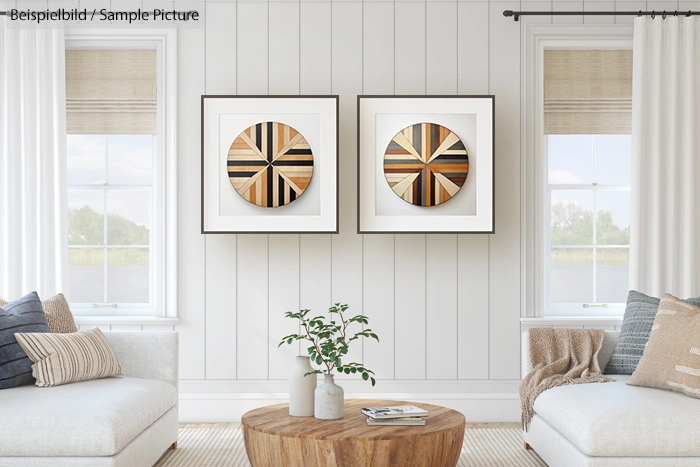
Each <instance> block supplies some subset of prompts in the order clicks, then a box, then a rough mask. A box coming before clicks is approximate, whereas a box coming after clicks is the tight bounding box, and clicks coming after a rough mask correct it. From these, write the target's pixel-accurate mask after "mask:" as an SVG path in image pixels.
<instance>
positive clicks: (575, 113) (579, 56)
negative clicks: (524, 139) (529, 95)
mask: <svg viewBox="0 0 700 467" xmlns="http://www.w3.org/2000/svg"><path fill="white" fill-rule="evenodd" d="M544 132H545V133H547V134H620V133H622V134H624V133H631V132H632V51H631V50H545V52H544Z"/></svg>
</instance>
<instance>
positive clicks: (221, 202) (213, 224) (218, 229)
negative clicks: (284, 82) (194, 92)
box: [202, 96, 338, 234]
mask: <svg viewBox="0 0 700 467" xmlns="http://www.w3.org/2000/svg"><path fill="white" fill-rule="evenodd" d="M302 232H303V233H314V232H315V233H337V232H338V96H202V233H207V234H208V233H302Z"/></svg>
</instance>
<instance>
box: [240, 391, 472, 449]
mask: <svg viewBox="0 0 700 467" xmlns="http://www.w3.org/2000/svg"><path fill="white" fill-rule="evenodd" d="M390 405H391V406H396V405H414V406H416V407H420V408H422V409H424V410H427V411H428V417H427V418H426V424H425V426H367V423H366V420H367V417H366V416H365V415H363V414H361V413H360V409H361V408H363V407H386V406H390ZM241 423H242V425H243V427H244V428H246V429H249V430H254V431H257V432H260V433H268V434H274V435H277V436H284V437H291V438H313V439H319V440H329V441H332V440H336V441H340V440H344V439H348V438H361V439H365V440H391V439H395V438H402V437H406V436H408V437H413V436H425V435H429V434H435V433H439V432H443V431H446V430H448V431H449V430H454V429H459V428H460V427H461V429H462V430H464V427H465V426H466V420H465V418H464V415H462V414H461V413H460V412H457V411H456V410H452V409H448V408H447V407H440V406H438V405H431V404H422V403H418V402H404V401H386V400H369V399H348V400H346V401H345V417H344V418H342V419H340V420H317V419H315V418H314V417H291V416H289V405H288V404H278V405H270V406H267V407H262V408H259V409H255V410H251V411H250V412H247V413H246V414H244V415H243V417H242V419H241Z"/></svg>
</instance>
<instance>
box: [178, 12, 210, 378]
mask: <svg viewBox="0 0 700 467" xmlns="http://www.w3.org/2000/svg"><path fill="white" fill-rule="evenodd" d="M178 5H179V3H178V2H175V7H178ZM178 42H179V43H180V44H187V46H186V47H178V49H177V68H178V71H177V76H178V80H177V86H178V89H177V99H178V119H177V127H178V132H177V148H178V164H177V198H178V205H177V209H178V216H177V267H178V279H177V282H178V292H177V294H178V296H177V304H178V317H179V318H180V320H181V321H180V324H179V325H178V326H176V330H177V331H178V332H179V333H180V355H181V358H180V378H181V379H203V378H204V377H205V367H206V357H205V345H206V344H205V339H206V337H205V322H204V321H205V320H204V316H203V315H204V309H205V302H206V291H205V285H204V284H205V280H206V279H205V277H206V269H205V261H206V252H205V243H204V236H203V235H202V234H201V233H200V225H199V219H200V215H201V206H200V198H201V195H200V193H201V182H200V173H201V168H200V158H199V151H200V141H201V139H200V130H199V128H200V100H201V98H200V96H201V95H202V94H204V90H205V89H204V88H205V66H204V58H205V45H204V44H205V31H204V30H203V29H182V30H180V31H179V32H178Z"/></svg>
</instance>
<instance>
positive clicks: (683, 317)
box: [629, 294, 700, 398]
mask: <svg viewBox="0 0 700 467" xmlns="http://www.w3.org/2000/svg"><path fill="white" fill-rule="evenodd" d="M629 384H630V385H632V386H647V387H652V388H661V389H668V390H671V391H676V392H682V393H683V394H686V395H688V396H691V397H698V398H700V308H698V307H696V306H693V305H691V304H689V303H687V302H685V301H683V300H681V299H679V298H676V297H674V296H673V295H671V294H664V296H663V298H662V299H661V303H660V304H659V311H658V312H657V313H656V318H654V325H653V326H652V328H651V334H650V335H649V343H648V344H647V346H646V348H645V349H644V355H643V356H642V359H641V360H640V361H639V365H637V369H636V370H635V371H634V373H632V376H631V377H630V381H629Z"/></svg>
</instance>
